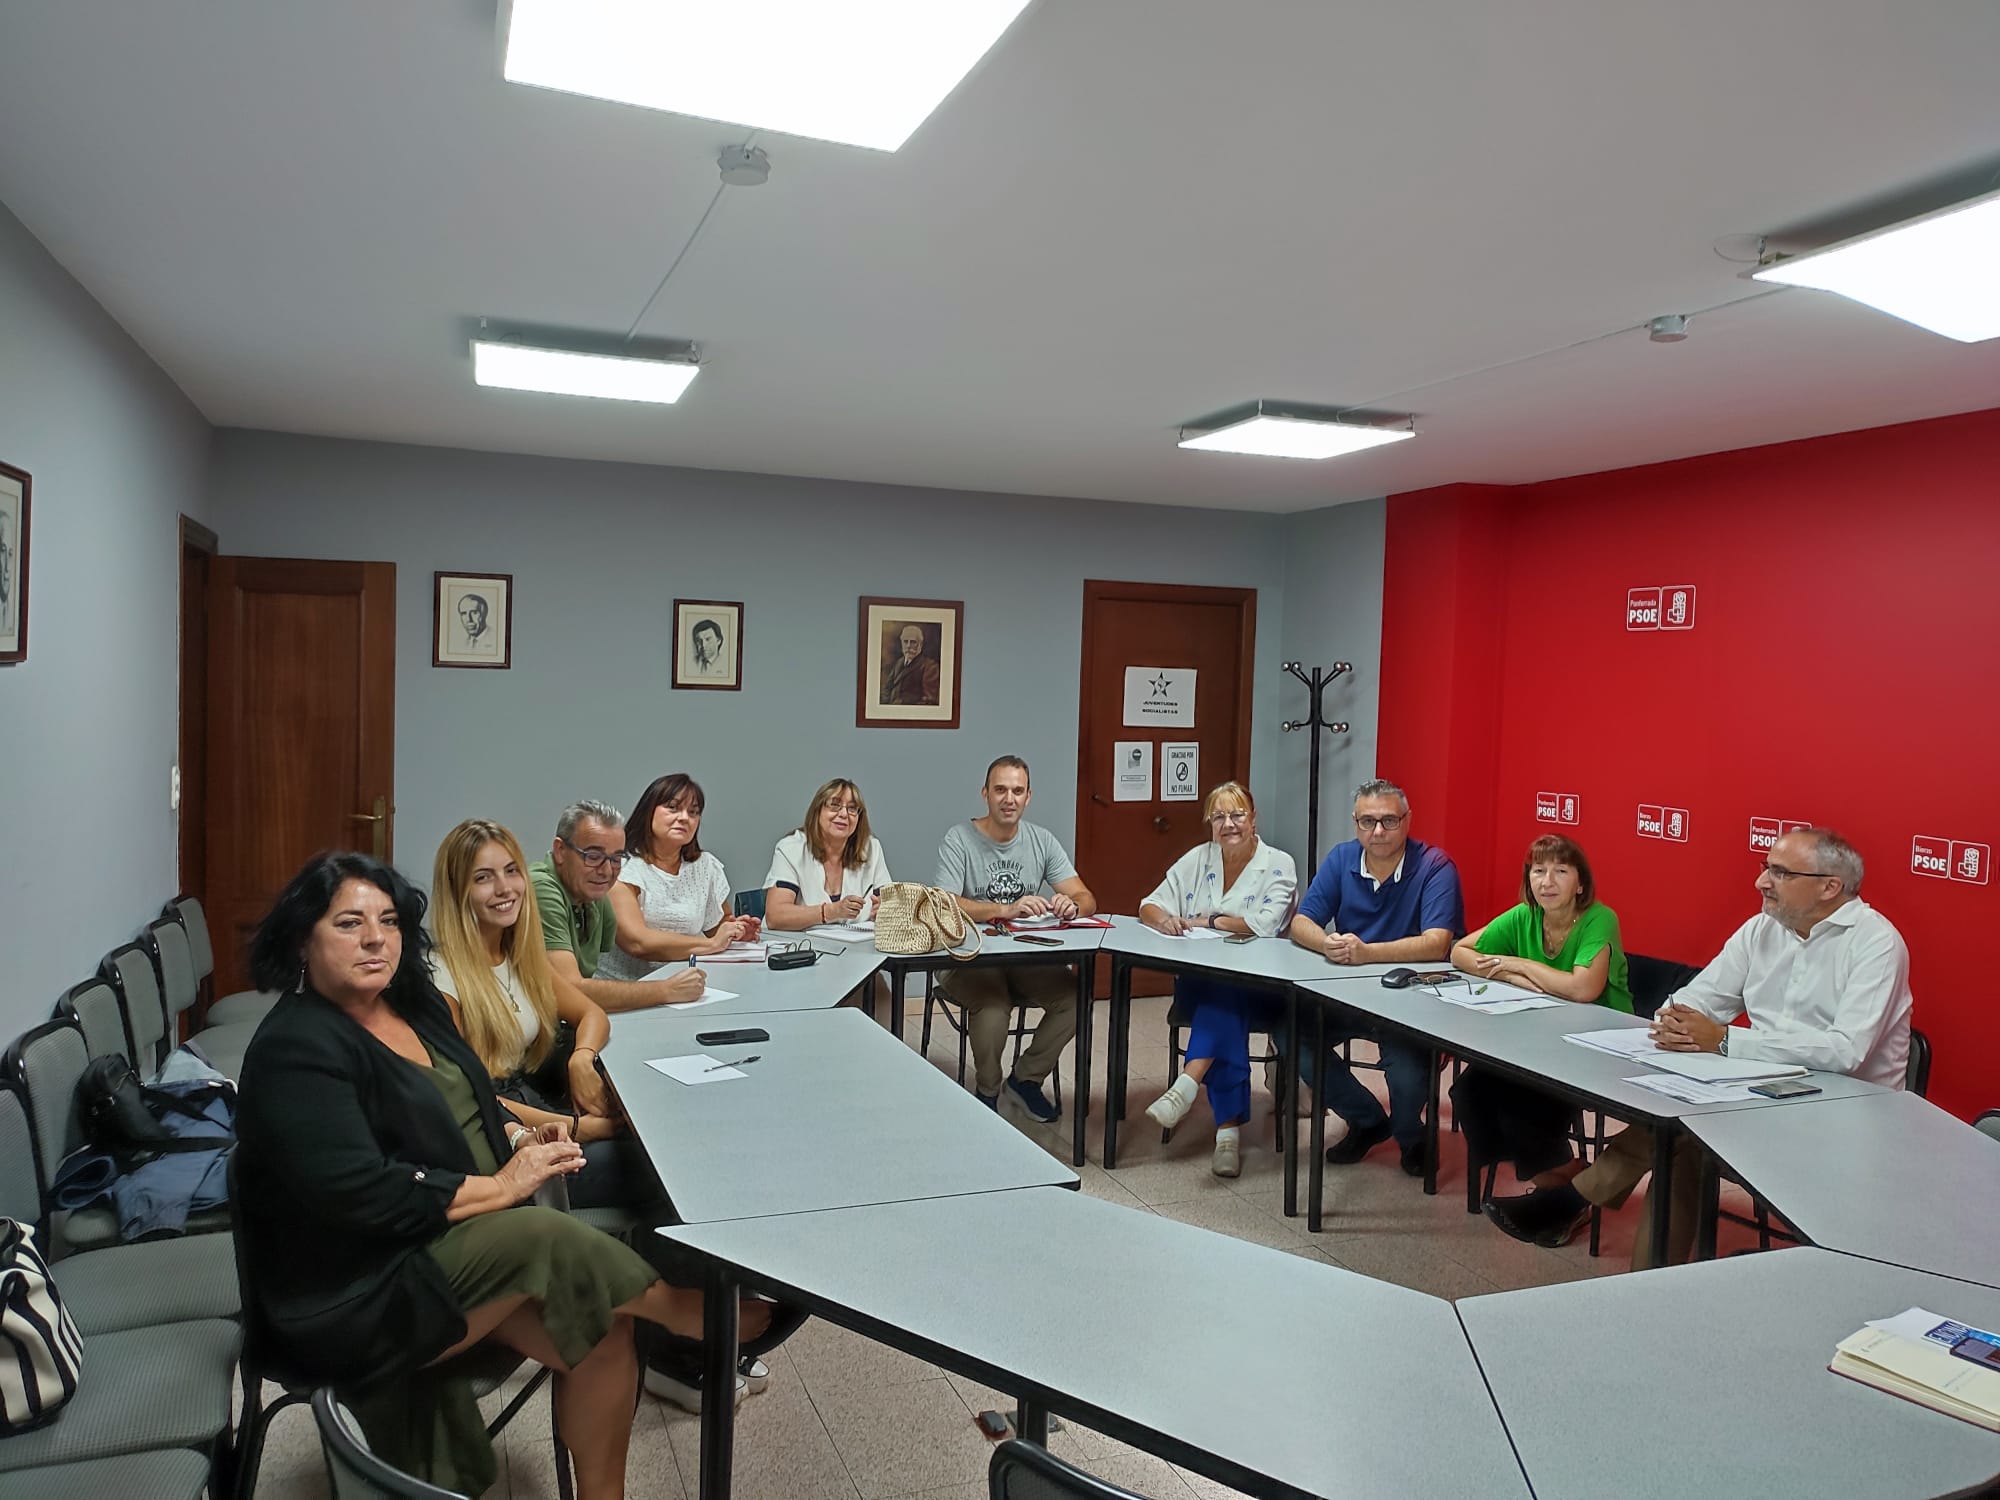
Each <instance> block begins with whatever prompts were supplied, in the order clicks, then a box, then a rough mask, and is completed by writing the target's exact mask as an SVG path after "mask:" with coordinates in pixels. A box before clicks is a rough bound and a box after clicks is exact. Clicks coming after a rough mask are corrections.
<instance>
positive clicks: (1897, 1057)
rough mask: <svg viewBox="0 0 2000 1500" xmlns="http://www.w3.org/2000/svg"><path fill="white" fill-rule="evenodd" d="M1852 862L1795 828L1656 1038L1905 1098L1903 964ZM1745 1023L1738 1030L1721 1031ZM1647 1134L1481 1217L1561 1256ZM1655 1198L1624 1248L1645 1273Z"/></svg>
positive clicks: (1639, 1166)
mask: <svg viewBox="0 0 2000 1500" xmlns="http://www.w3.org/2000/svg"><path fill="white" fill-rule="evenodd" d="M1861 874H1862V866H1861V856H1860V854H1858V853H1857V852H1856V851H1855V848H1854V846H1853V845H1852V844H1850V843H1848V842H1847V840H1846V839H1844V838H1842V837H1841V836H1840V835H1839V834H1837V833H1835V832H1834V831H1833V830H1832V829H1830V828H1800V829H1796V830H1794V831H1793V832H1791V833H1788V834H1786V835H1785V836H1784V837H1783V838H1781V839H1779V840H1778V842H1777V843H1776V844H1775V845H1774V846H1772V849H1771V853H1770V855H1769V857H1768V858H1767V859H1766V861H1765V864H1764V868H1763V869H1762V870H1760V871H1759V872H1758V874H1757V891H1758V894H1759V895H1761V896H1762V897H1763V898H1764V907H1763V910H1762V911H1761V912H1759V913H1758V914H1757V915H1756V916H1754V917H1752V918H1751V919H1750V920H1749V921H1747V922H1745V923H1744V924H1743V925H1742V926H1741V927H1739V928H1737V929H1736V931H1735V933H1734V934H1733V935H1732V936H1731V937H1730V939H1729V941H1728V942H1726V943H1724V944H1723V945H1722V952H1721V953H1719V954H1717V955H1716V958H1715V961H1714V962H1713V963H1711V964H1709V966H1708V967H1707V968H1705V969H1703V970H1702V971H1701V973H1699V974H1697V975H1696V976H1695V977H1694V978H1693V979H1692V980H1690V981H1689V982H1688V985H1687V987H1686V988H1685V989H1683V990H1682V991H1680V993H1679V994H1677V995H1675V996H1674V997H1673V999H1672V1000H1671V1001H1670V1002H1669V1003H1668V1004H1666V1005H1663V1006H1662V1007H1661V1008H1660V1012H1659V1014H1658V1015H1657V1016H1655V1017H1654V1019H1653V1040H1654V1041H1655V1042H1656V1043H1658V1045H1659V1046H1660V1047H1662V1048H1664V1049H1666V1050H1669V1051H1674V1052H1718V1053H1721V1054H1722V1055H1724V1056H1726V1057H1739V1058H1755V1059H1757V1060H1759V1061H1764V1062H1773V1063H1788V1064H1791V1065H1793V1066H1795V1067H1801V1068H1811V1069H1813V1070H1814V1071H1816V1072H1821V1073H1848V1074H1851V1075H1853V1076H1854V1077H1856V1078H1863V1079H1866V1080H1867V1081H1868V1082H1870V1083H1879V1084H1881V1085H1882V1086H1883V1087H1884V1088H1892V1089H1899V1088H1902V1087H1903V1084H1904V1079H1905V1076H1906V1074H1907V1071H1908V1068H1909V1060H1910V1007H1911V999H1910V952H1909V949H1908V948H1907V947H1905V946H1904V944H1903V939H1902V935H1901V934H1900V933H1898V932H1897V931H1896V929H1895V928H1894V927H1893V926H1891V925H1890V922H1889V919H1888V918H1887V917H1885V916H1883V915H1882V914H1881V913H1880V912H1878V911H1876V910H1875V908H1874V907H1872V906H1870V905H1869V904H1868V903H1867V902H1866V901H1863V900H1862V899H1861ZM1739 1016H1742V1017H1747V1018H1748V1019H1749V1025H1748V1026H1747V1027H1732V1026H1731V1025H1730V1024H1729V1023H1730V1022H1732V1021H1734V1020H1736V1019H1737V1018H1738V1017H1739ZM1652 1164H1653V1133H1652V1131H1651V1130H1648V1129H1646V1128H1644V1127H1643V1126H1637V1125H1634V1126H1631V1127H1629V1128H1628V1129H1626V1130H1625V1131H1623V1132H1622V1133H1620V1134H1619V1135H1618V1136H1617V1137H1616V1138H1615V1139H1614V1140H1613V1141H1612V1142H1611V1143H1610V1145H1608V1146H1607V1147H1605V1149H1604V1152H1603V1154H1602V1155H1600V1156H1599V1157H1598V1159H1597V1160H1596V1161H1595V1162H1593V1163H1591V1164H1590V1165H1589V1166H1588V1167H1584V1168H1582V1170H1581V1171H1579V1172H1578V1173H1577V1174H1576V1176H1575V1178H1574V1179H1573V1180H1572V1181H1571V1182H1570V1183H1568V1184H1566V1185H1563V1186H1559V1187H1553V1188H1543V1189H1542V1190H1540V1191H1538V1192H1534V1193H1530V1194H1528V1195H1526V1196H1525V1197H1519V1198H1497V1199H1495V1200H1493V1201H1492V1203H1490V1204H1489V1205H1488V1206H1487V1217H1488V1218H1490V1219H1492V1220H1493V1222H1494V1223H1496V1224H1498V1225H1499V1226H1500V1227H1501V1228H1502V1229H1504V1230H1506V1231H1507V1233H1509V1234H1511V1235H1513V1236H1514V1237H1515V1238H1516V1239H1522V1240H1533V1241H1534V1242H1535V1243H1537V1244H1541V1245H1549V1246H1553V1245H1560V1244H1562V1243H1564V1242H1565V1241H1567V1240H1568V1239H1569V1237H1570V1236H1571V1235H1573V1234H1574V1233H1575V1232H1576V1229H1577V1226H1578V1225H1579V1224H1581V1223H1582V1222H1583V1221H1584V1220H1586V1219H1587V1218H1588V1217H1589V1214H1590V1209H1591V1207H1592V1205H1596V1206H1597V1207H1600V1208H1617V1207H1619V1206H1620V1205H1622V1204H1623V1203H1624V1202H1625V1200H1626V1198H1627V1197H1629V1196H1630V1195H1631V1192H1632V1189H1633V1188H1635V1187H1637V1186H1638V1184H1639V1180H1640V1179H1641V1178H1643V1177H1644V1176H1645V1175H1646V1174H1647V1173H1648V1172H1649V1171H1651V1170H1652ZM1699 1165H1700V1153H1699V1151H1697V1150H1696V1149H1695V1148H1694V1147H1693V1146H1692V1145H1690V1144H1689V1143H1688V1142H1687V1141H1686V1140H1682V1141H1681V1142H1680V1143H1679V1144H1678V1145H1677V1146H1676V1148H1675V1151H1674V1174H1673V1175H1674V1180H1673V1183H1672V1185H1671V1192H1670V1194H1669V1197H1670V1200H1671V1204H1672V1207H1671V1211H1670V1217H1669V1220H1668V1226H1667V1254H1668V1260H1669V1261H1670V1262H1678V1261H1684V1260H1686V1259H1687V1258H1688V1255H1689V1252H1690V1251H1691V1250H1692V1249H1693V1247H1694V1219H1695V1207H1696V1205H1695V1191H1696V1187H1697V1175H1698V1168H1699ZM1652 1214H1653V1197H1652V1195H1650V1194H1649V1195H1648V1196H1647V1199H1646V1203H1645V1207H1644V1210H1643V1211H1642V1213H1641V1214H1640V1217H1639V1226H1638V1238H1637V1240H1636V1241H1635V1242H1634V1245H1633V1248H1632V1268H1633V1269H1634V1270H1643V1269H1644V1268H1645V1267H1646V1266H1648V1265H1650V1264H1651V1263H1652V1254H1651V1252H1652Z"/></svg>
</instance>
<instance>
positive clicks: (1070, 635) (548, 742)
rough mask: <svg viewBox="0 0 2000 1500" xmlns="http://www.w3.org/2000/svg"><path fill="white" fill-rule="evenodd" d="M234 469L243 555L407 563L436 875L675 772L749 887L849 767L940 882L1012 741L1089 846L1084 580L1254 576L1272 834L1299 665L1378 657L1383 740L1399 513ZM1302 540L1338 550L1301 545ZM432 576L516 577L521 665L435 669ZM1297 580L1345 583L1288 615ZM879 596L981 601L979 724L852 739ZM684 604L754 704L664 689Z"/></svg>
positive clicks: (407, 661)
mask: <svg viewBox="0 0 2000 1500" xmlns="http://www.w3.org/2000/svg"><path fill="white" fill-rule="evenodd" d="M214 474H215V481H214V492H213V493H214V514H215V521H216V524H217V528H218V530H219V531H220V532H221V535H222V545H223V549H224V550H225V551H227V552H234V553H245V554H263V555H270V556H285V555H289V556H303V557H346V558H358V559H382V560H388V561H392V562H394V563H395V564H396V566H397V581H398V586H397V684H396V686H397V693H396V717H397V752H396V800H397V804H398V813H399V816H398V821H397V829H396V850H397V855H398V862H399V863H400V864H401V865H403V867H404V868H405V869H406V870H408V871H409V872H410V873H412V874H413V875H415V876H417V877H418V878H419V879H422V880H424V881H426V882H428V880H429V872H430V861H431V856H432V854H433V852H434V851H435V849H436V846H437V843H438V840H439V839H440V837H441V836H442V835H443V833H444V831H445V830H446V829H447V828H449V827H450V826H451V825H452V824H453V823H454V822H456V821H458V820H459V819H460V818H463V817H468V816H474V815H483V816H491V817H497V818H499V819H501V820H502V821H504V822H506V823H508V824H509V825H510V826H512V827H513V828H514V829H515V830H516V832H517V833H519V834H520V836H521V838H522V840H523V842H524V843H526V844H527V845H528V846H529V848H530V851H531V852H533V851H535V850H537V849H539V848H541V847H544V846H545V845H546V843H547V840H548V836H549V833H550V830H551V827H552V824H553V822H554V818H555V814H556V812H557V810H558V808H559V807H560V805H561V804H562V802H564V801H565V800H567V799H568V798H569V797H571V796H581V795H588V796H598V797H605V798H608V799H610V800H612V801H614V802H616V803H617V804H618V805H620V806H621V807H627V808H629V807H630V805H631V803H632V801H633V800H634V799H635V798H636V796H637V795H638V793H639V791H640V790H641V789H642V788H643V787H644V785H645V783H646V782H647V781H648V780H649V779H650V778H651V777H652V776H654V775H656V774H658V773H659V772H661V771H665V770H671V769H685V770H688V771H690V772H692V773H693V774H694V775H695V776H696V777H697V778H698V779H699V780H700V781H701V782H702V783H703V786H704V788H705V790H706V791H707V793H708V808H709V812H708V818H707V821H706V826H705V828H704V843H705V844H706V845H707V846H709V847H711V848H713V849H714V851H715V852H716V853H717V854H718V855H720V857H721V858H722V859H723V861H724V863H725V864H726V865H727V866H728V869H729V873H730V877H731V880H732V883H733V884H734V885H735V886H736V887H737V888H738V889H743V888H746V887H749V886H754V885H761V883H762V881H763V876H764V873H765V870H766V866H767V862H768V860H769V858H770V850H771V845H772V844H773V842H774V841H775V840H776V839H777V838H778V837H779V836H780V835H781V834H783V833H784V832H785V831H786V830H788V829H789V828H791V827H793V826H794V825H795V824H796V822H797V820H798V819H799V817H800V815H801V814H802V813H803V811H804V809H805V803H806V800H807V798H808V797H809V796H810V795H811V793H812V791H813V789H814V788H815V787H816V786H817V785H818V784H819V783H820V782H821V781H822V780H824V779H825V778H826V777H828V776H830V775H834V774H844V775H848V776H852V777H853V778H854V779H855V780H857V781H858V782H860V784H861V786H862V788H863V790H864V792H865V793H866V794H867V796H868V799H869V806H870V813H871V816H872V818H873V821H874V824H875V828H876V832H877V834H878V836H879V837H880V838H881V839H882V841H883V844H884V847H885V848H886V849H887V851H888V854H889V858H890V861H891V865H892V867H893V869H894V870H895V872H896V873H897V874H898V875H899V876H901V877H904V878H919V879H928V878H929V875H930V870H931V865H932V858H933V855H934V852H935V850H936V846H937V840H938V836H939V834H940V833H941V832H942V830H943V828H944V827H945V825H946V824H947V823H948V822H950V821H951V820H953V819H955V818H958V817H964V816H971V815H973V814H976V813H977V812H979V811H980V805H979V802H978V799H977V795H976V792H977V787H978V784H979V781H980V777H981V774H982V773H983V771H984V769H985V766H986V763H987V761H988V760H990V759H991V758H992V757H993V756H995V755H997V754H1000V753H1003V752H1008V751H1012V752H1017V753H1019V754H1021V755H1024V756H1026V757H1027V758H1028V760H1029V761H1030V762H1031V763H1032V764H1033V766H1034V768H1035V788H1036V800H1035V804H1034V809H1033V812H1032V814H1031V815H1032V816H1033V817H1034V818H1035V819H1036V820H1037V821H1040V822H1042V823H1044V824H1046V825H1047V826H1048V827H1050V828H1051V829H1053V830H1054V831H1055V832H1056V833H1057V834H1058V835H1060V836H1061V837H1062V838H1063V839H1064V840H1065V841H1068V840H1069V839H1070V838H1071V836H1072V833H1073V829H1074V823H1075V807H1074V802H1075V784H1076V716H1077V692H1078V681H1077V670H1078V668H1077V642H1078V632H1079V626H1080V620H1081V601H1082V589H1081V584H1082V581H1083V580H1084V579H1085V578H1091V577H1095V578H1125V579H1143V580H1146V581H1150V582H1164V583H1206V584H1220V585H1235V586H1248V587H1253V588H1255V589H1257V590H1258V595H1259V609H1258V616H1259V631H1258V638H1259V641H1260V642H1261V643H1262V644H1261V645H1260V648H1259V652H1258V658H1259V659H1258V664H1257V679H1256V684H1255V689H1254V703H1255V713H1256V723H1255V730H1254V734H1253V737H1252V751H1251V754H1252V766H1253V770H1252V783H1253V785H1252V790H1253V792H1254V793H1255V795H1256V796H1257V797H1258V799H1259V802H1260V804H1261V805H1262V806H1263V807H1264V808H1265V809H1266V810H1267V816H1266V819H1265V829H1266V833H1267V834H1268V835H1269V836H1271V837H1272V838H1273V839H1274V840H1276V841H1278V842H1282V843H1288V844H1291V843H1296V838H1295V835H1296V834H1298V833H1302V831H1303V818H1304V814H1303V811H1302V810H1298V811H1293V810H1292V809H1302V806H1303V801H1302V794H1303V780H1304V773H1303V771H1302V770H1301V771H1300V772H1299V774H1298V775H1297V776H1295V777H1294V776H1281V775H1280V774H1279V764H1280V760H1279V744H1278V742H1279V740H1280V738H1281V736H1280V735H1279V733H1278V730H1277V724H1278V722H1279V720H1280V719H1281V718H1282V717H1284V716H1285V714H1284V713H1283V712H1281V708H1282V706H1283V699H1282V697H1281V693H1280V674H1279V672H1278V671H1277V663H1278V662H1279V661H1280V660H1282V659H1284V658H1285V657H1286V656H1288V655H1293V654H1301V653H1303V654H1306V655H1308V656H1311V655H1312V654H1314V653H1316V652H1322V651H1326V650H1337V651H1339V652H1341V653H1342V654H1343V655H1344V656H1345V657H1346V658H1347V659H1349V660H1353V661H1355V662H1357V664H1361V665H1362V667H1363V675H1362V678H1361V683H1362V684H1363V685H1364V687H1365V692H1366V697H1367V701H1368V711H1367V715H1366V717H1367V720H1368V727H1369V731H1370V736H1371V743H1372V724H1373V687H1372V680H1373V678H1372V674H1373V670H1374V657H1373V650H1374V648H1373V647H1372V646H1369V647H1368V648H1367V649H1363V647H1362V645H1361V644H1359V632H1358V631H1355V630H1353V629H1351V628H1350V627H1349V624H1348V621H1349V619H1350V616H1354V615H1358V614H1365V613H1367V612H1368V610H1369V609H1370V608H1372V610H1373V613H1374V615H1375V617H1376V620H1377V622H1378V623H1377V625H1376V627H1375V628H1376V629H1377V631H1379V615H1380V608H1381V604H1380V600H1381V573H1382V562H1381V521H1380V514H1379V512H1380V503H1379V502H1376V503H1374V504H1373V505H1372V506H1367V507H1348V508H1347V509H1355V510H1364V511H1369V512H1372V513H1373V516H1374V519H1373V521H1372V523H1371V522H1368V521H1365V520H1364V521H1355V522H1348V521H1344V520H1339V519H1331V520H1329V519H1322V518H1320V517H1318V516H1315V517H1313V518H1310V519H1300V520H1294V519H1291V518H1285V517H1278V516H1268V515H1242V514H1226V513H1222V512H1215V511H1198V510H1186V509H1155V508H1151V507H1140V506H1131V505H1121V504H1108V503H1098V502H1087V501H1063V500H1050V499H1033V498H1023V497H1013V496H981V495H967V494H955V493H939V492H929V491H921V490H909V489H895V488H888V487H879V486H869V485H857V484H842V483H833V482H827V481H815V480H799V479H780V478H773V477H766V476H754V475H733V474H720V473H708V472H697V471H686V470H672V469H658V468H646V467H638V466H630V465H619V464H599V463H581V462H575V461H569V460H558V459H535V458H522V457H510V456H500V455H491V454H477V453H467V452H459V451H452V450H445V449H430V448H415V447H401V446H391V445H384V444H372V443H360V442H343V441H337V440H325V439H313V438H301V437H293V436H284V435H278V434H270V433H255V432H237V431H225V432H222V433H219V434H218V435H217V439H216V449H215V466H214ZM1328 515H1329V516H1332V515H1334V513H1328ZM1299 537H1304V538H1306V539H1307V541H1306V545H1307V546H1308V547H1318V548H1322V549H1323V555H1319V556H1316V557H1312V558H1308V559H1301V558H1299V557H1298V556H1297V554H1298V552H1299V550H1300V549H1299V546H1297V545H1295V542H1296V540H1297V539H1298V538H1299ZM437 569H450V570H467V571H480V570H486V571H493V572H507V573H512V574H513V575H514V586H515V595H516V598H515V609H514V652H515V655H514V663H515V665H514V669H513V670H512V671H509V672H504V673H503V672H473V671H451V670H437V669H434V668H432V666H431V665H430V659H431V646H430V628H431V574H432V572H433V570H437ZM1293 572H1296V573H1297V574H1298V577H1297V579H1296V583H1295V584H1294V585H1293V586H1295V587H1297V588H1299V589H1302V590H1307V591H1312V590H1324V591H1326V592H1327V593H1328V594H1329V595H1331V596H1332V597H1331V598H1330V599H1329V600H1328V601H1327V602H1325V603H1323V604H1302V605H1301V606H1300V607H1299V609H1298V611H1297V619H1296V620H1294V619H1293V611H1292V610H1291V609H1290V608H1289V607H1288V606H1287V603H1286V597H1285V596H1286V593H1287V587H1288V575H1289V574H1291V573H1293ZM864 594H886V595H903V596H913V597H919V598H943V599H963V600H964V601H965V661H964V697H963V706H962V724H963V727H962V728H960V729H959V730H957V731H944V730H883V729H873V730H863V729H856V728H855V727H853V726H854V674H855V632H856V599H857V598H858V597H859V596H861V595H864ZM676 597H688V598H710V599H737V600H742V601H744V604H745V616H744V641H745V667H744V688H743V691H742V692H741V693H694V692H673V691H671V690H669V688H668V687H667V682H668V679H669V676H670V666H671V654H672V645H671V635H670V629H669V625H670V620H671V610H672V600H673V599H674V598H676ZM1367 601H1372V605H1371V604H1370V603H1368V602H1367ZM1350 716H1351V717H1356V718H1360V717H1361V716H1362V715H1361V713H1360V711H1359V709H1357V710H1356V711H1355V712H1354V713H1353V714H1352V715H1350ZM1285 738H1296V737H1295V736H1292V737H1285ZM1370 759H1371V760H1372V750H1371V753H1370ZM1302 764H1303V762H1301V765H1302ZM1333 774H1335V773H1334V772H1332V771H1331V770H1330V771H1329V775H1333ZM1339 774H1343V775H1344V774H1346V772H1345V771H1342V772H1340V773H1339ZM1273 814H1274V815H1273ZM1085 873H1086V877H1087V876H1088V872H1085Z"/></svg>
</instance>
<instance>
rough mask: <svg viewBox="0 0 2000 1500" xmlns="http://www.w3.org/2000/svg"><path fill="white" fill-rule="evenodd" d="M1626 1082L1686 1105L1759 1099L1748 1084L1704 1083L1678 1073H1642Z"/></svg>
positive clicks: (1730, 1102) (1736, 1102) (1737, 1102)
mask: <svg viewBox="0 0 2000 1500" xmlns="http://www.w3.org/2000/svg"><path fill="white" fill-rule="evenodd" d="M1625 1081H1626V1082H1627V1083H1635V1084H1637V1085H1638V1086H1639V1087H1640V1088H1642V1089H1651V1090H1652V1091H1653V1092H1654V1093H1656V1094H1665V1095H1666V1096H1667V1097H1668V1098H1669V1099H1679V1100H1681V1101H1682V1102H1683V1103H1686V1104H1740V1103H1742V1102H1744V1101H1745V1100H1749V1099H1754V1098H1756V1097H1757V1096H1756V1095H1755V1094H1753V1093H1751V1092H1750V1085H1749V1084H1747V1083H1702V1082H1700V1081H1699V1080H1697V1079H1693V1078H1683V1077H1681V1076H1680V1075H1679V1074H1678V1073H1642V1074H1640V1075H1639V1076H1638V1077H1637V1078H1628V1079H1626V1080H1625Z"/></svg>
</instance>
